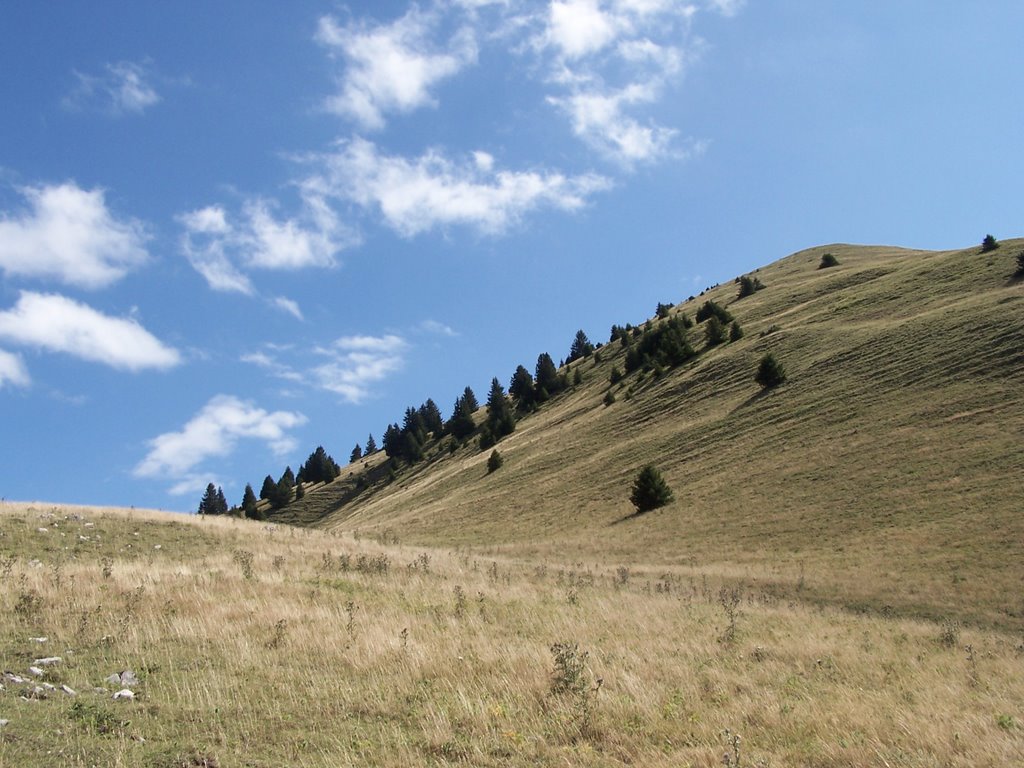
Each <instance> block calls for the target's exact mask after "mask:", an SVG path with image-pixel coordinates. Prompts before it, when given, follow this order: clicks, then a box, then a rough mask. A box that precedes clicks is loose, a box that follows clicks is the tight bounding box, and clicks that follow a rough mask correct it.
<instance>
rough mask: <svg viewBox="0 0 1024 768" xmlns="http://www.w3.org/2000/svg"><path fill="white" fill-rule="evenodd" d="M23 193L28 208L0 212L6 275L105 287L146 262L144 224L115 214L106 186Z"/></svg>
mask: <svg viewBox="0 0 1024 768" xmlns="http://www.w3.org/2000/svg"><path fill="white" fill-rule="evenodd" d="M20 191H21V194H22V195H23V197H24V198H25V200H26V201H27V203H28V208H27V209H25V210H22V211H20V212H17V213H12V212H4V213H0V269H3V271H4V273H5V274H7V275H10V276H18V277H31V278H41V279H52V280H58V281H60V282H63V283H66V284H69V285H75V286H78V287H81V288H102V287H103V286H106V285H110V284H111V283H113V282H115V281H117V280H119V279H121V278H122V277H124V275H125V274H126V273H127V272H128V271H130V270H131V269H133V268H135V267H138V266H139V265H141V264H142V263H144V262H145V261H146V260H147V258H148V254H147V253H146V248H145V243H146V239H147V236H146V233H145V230H144V228H143V226H142V224H141V223H139V222H138V221H135V220H134V219H130V218H119V217H115V216H114V215H113V214H112V213H111V212H110V211H109V210H108V208H107V205H106V202H105V200H104V194H103V191H102V190H99V189H93V190H84V189H81V188H80V187H78V186H77V185H76V184H75V183H74V182H66V183H64V184H57V185H51V186H40V187H25V188H23V189H21V190H20Z"/></svg>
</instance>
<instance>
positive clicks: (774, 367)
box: [754, 352, 786, 389]
mask: <svg viewBox="0 0 1024 768" xmlns="http://www.w3.org/2000/svg"><path fill="white" fill-rule="evenodd" d="M785 380H786V369H785V368H783V367H782V363H780V362H779V361H778V360H776V359H775V356H774V355H773V354H772V353H771V352H769V353H768V354H767V355H765V356H764V357H762V358H761V364H760V365H759V366H758V367H757V374H756V375H755V376H754V381H756V382H757V383H758V384H760V385H761V387H762V388H764V389H771V388H772V387H777V386H778V385H779V384H782V383H783V382H784V381H785Z"/></svg>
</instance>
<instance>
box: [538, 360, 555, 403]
mask: <svg viewBox="0 0 1024 768" xmlns="http://www.w3.org/2000/svg"><path fill="white" fill-rule="evenodd" d="M533 378H534V387H535V389H536V397H535V399H536V400H537V402H539V403H542V402H544V401H545V400H547V399H548V398H549V397H553V396H555V395H557V394H558V392H559V391H560V388H561V381H560V380H559V378H558V369H557V368H555V362H554V360H552V359H551V355H549V354H548V353H547V352H542V353H541V354H540V355H539V356H538V357H537V367H536V369H535V371H534V377H533Z"/></svg>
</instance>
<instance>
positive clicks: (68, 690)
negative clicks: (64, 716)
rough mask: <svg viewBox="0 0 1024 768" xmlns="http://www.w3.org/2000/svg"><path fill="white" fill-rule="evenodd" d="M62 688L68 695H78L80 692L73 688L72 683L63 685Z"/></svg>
mask: <svg viewBox="0 0 1024 768" xmlns="http://www.w3.org/2000/svg"><path fill="white" fill-rule="evenodd" d="M60 689H61V690H62V691H64V693H66V694H67V695H68V696H77V695H78V693H77V692H76V691H75V689H74V688H72V687H71V686H70V685H62V686H61V687H60Z"/></svg>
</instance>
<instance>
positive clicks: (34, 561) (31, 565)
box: [28, 557, 43, 568]
mask: <svg viewBox="0 0 1024 768" xmlns="http://www.w3.org/2000/svg"><path fill="white" fill-rule="evenodd" d="M28 567H29V568H42V567H43V563H42V561H40V560H37V559H36V558H34V557H33V558H32V559H31V560H29V561H28Z"/></svg>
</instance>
